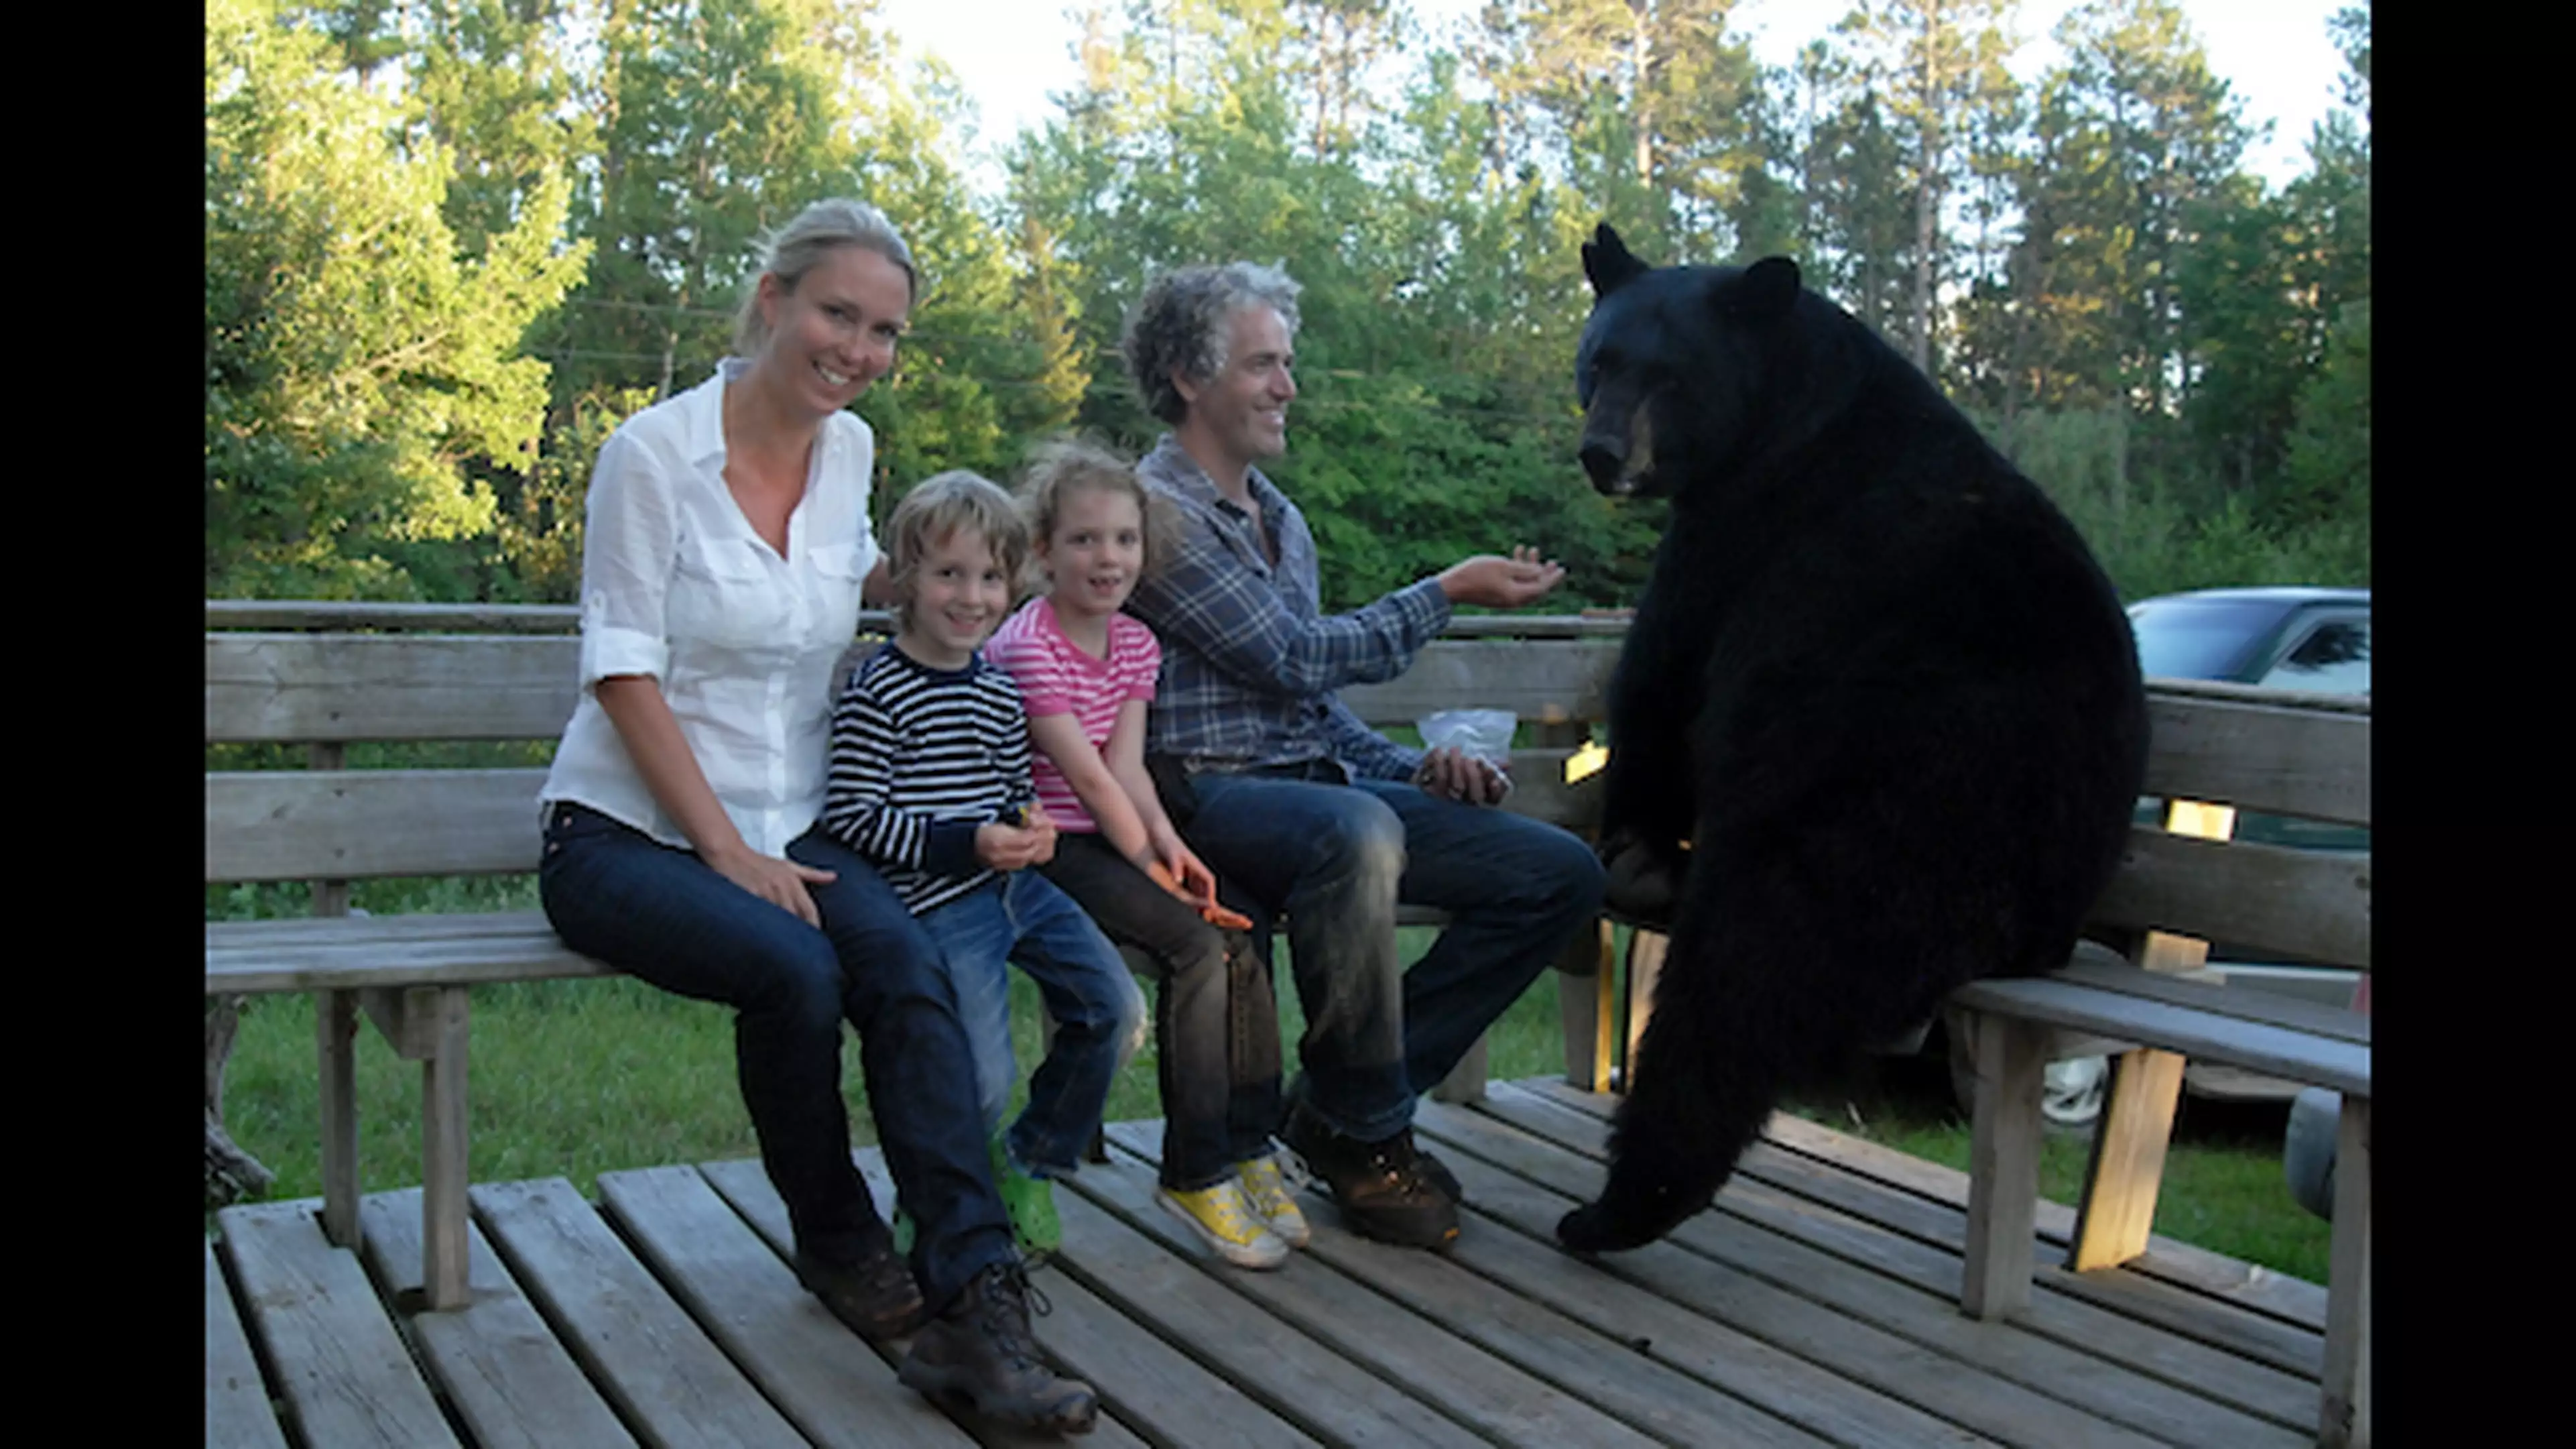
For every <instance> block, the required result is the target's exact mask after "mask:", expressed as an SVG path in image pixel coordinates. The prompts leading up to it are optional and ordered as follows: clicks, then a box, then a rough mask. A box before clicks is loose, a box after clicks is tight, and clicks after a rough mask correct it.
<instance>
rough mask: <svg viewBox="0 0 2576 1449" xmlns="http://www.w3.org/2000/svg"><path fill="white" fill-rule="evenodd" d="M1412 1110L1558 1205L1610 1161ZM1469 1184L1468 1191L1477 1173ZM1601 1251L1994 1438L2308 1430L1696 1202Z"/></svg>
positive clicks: (1470, 1165) (1510, 1129)
mask: <svg viewBox="0 0 2576 1449" xmlns="http://www.w3.org/2000/svg"><path fill="white" fill-rule="evenodd" d="M1560 1115H1563V1116H1566V1117H1568V1119H1569V1120H1578V1121H1580V1120H1585V1119H1575V1118H1572V1117H1571V1114H1560ZM1416 1121H1417V1125H1420V1126H1422V1127H1424V1128H1425V1129H1426V1130H1428V1131H1430V1132H1432V1133H1433V1134H1435V1135H1437V1136H1439V1137H1440V1138H1441V1139H1442V1140H1443V1141H1447V1142H1453V1143H1455V1144H1457V1145H1458V1146H1459V1147H1460V1148H1461V1149H1462V1150H1464V1151H1466V1152H1469V1153H1473V1154H1475V1156H1476V1157H1479V1158H1482V1159H1485V1160H1484V1161H1475V1160H1460V1161H1452V1162H1451V1164H1450V1165H1451V1167H1452V1169H1453V1170H1455V1171H1457V1172H1458V1173H1459V1176H1460V1179H1461V1180H1462V1181H1470V1179H1471V1175H1473V1176H1474V1177H1477V1178H1482V1177H1484V1176H1485V1175H1486V1174H1488V1173H1490V1172H1491V1171H1492V1170H1493V1169H1492V1168H1491V1167H1489V1166H1488V1165H1487V1164H1488V1163H1489V1162H1490V1163H1494V1164H1500V1165H1508V1167H1509V1168H1510V1169H1511V1170H1512V1171H1515V1172H1517V1173H1520V1174H1521V1175H1523V1176H1525V1177H1528V1178H1530V1179H1531V1180H1532V1181H1533V1182H1536V1183H1538V1184H1539V1185H1542V1186H1544V1187H1547V1188H1549V1189H1550V1190H1552V1191H1553V1192H1555V1193H1557V1194H1559V1195H1560V1199H1559V1204H1558V1205H1557V1206H1556V1208H1555V1211H1556V1212H1560V1213H1561V1212H1562V1211H1563V1210H1564V1209H1565V1208H1568V1207H1571V1206H1573V1205H1574V1203H1575V1202H1576V1201H1579V1200H1583V1199H1587V1198H1589V1197H1590V1196H1591V1195H1593V1194H1594V1193H1595V1192H1597V1191H1598V1189H1599V1185H1600V1181H1601V1178H1602V1175H1603V1172H1602V1168H1601V1167H1600V1165H1599V1164H1598V1163H1597V1162H1595V1161H1593V1160H1592V1159H1590V1158H1588V1157H1585V1156H1583V1155H1581V1154H1579V1153H1577V1152H1575V1151H1573V1150H1571V1149H1570V1148H1568V1147H1566V1146H1565V1145H1563V1144H1560V1143H1555V1142H1551V1141H1548V1140H1546V1139H1544V1138H1542V1137H1539V1136H1537V1135H1534V1134H1531V1133H1529V1132H1527V1131H1524V1130H1521V1129H1520V1128H1518V1127H1516V1126H1514V1125H1512V1124H1509V1123H1507V1122H1505V1121H1504V1120H1502V1117H1501V1115H1500V1114H1499V1113H1497V1114H1495V1115H1491V1116H1487V1115H1483V1114H1481V1113H1480V1114H1464V1113H1458V1112H1454V1111H1444V1110H1440V1109H1437V1108H1433V1107H1426V1108H1424V1109H1423V1110H1422V1111H1421V1112H1420V1113H1419V1114H1418V1115H1417V1118H1416ZM1588 1125H1591V1126H1593V1127H1596V1128H1597V1126H1598V1124H1597V1123H1593V1124H1588ZM1468 1196H1469V1201H1470V1203H1471V1204H1473V1203H1474V1202H1475V1187H1474V1185H1473V1184H1472V1182H1471V1185H1470V1187H1469V1194H1468ZM1722 1200H1723V1195H1721V1201H1722ZM1554 1224H1555V1218H1554V1216H1553V1215H1548V1214H1540V1215H1537V1216H1535V1217H1525V1218H1523V1219H1522V1220H1521V1221H1519V1222H1518V1223H1516V1225H1517V1226H1519V1227H1521V1228H1522V1230H1523V1231H1526V1232H1533V1233H1537V1234H1546V1233H1552V1232H1553V1229H1554ZM1600 1262H1601V1266H1602V1267H1603V1268H1605V1269H1606V1270H1608V1271H1610V1272H1613V1273H1617V1274H1619V1275H1621V1276H1623V1277H1628V1278H1630V1279H1631V1280H1632V1281H1636V1282H1639V1283H1641V1284H1644V1285H1647V1286H1651V1287H1653V1288H1654V1289H1656V1291H1659V1292H1662V1293H1664V1294H1666V1295H1667V1296H1670V1297H1673V1298H1675V1299H1676V1301H1680V1302H1684V1303H1687V1304H1691V1305H1693V1306H1697V1307H1702V1308H1703V1309H1704V1311H1708V1312H1711V1313H1713V1314H1718V1315H1721V1316H1724V1317H1726V1318H1727V1319H1728V1321H1730V1322H1733V1323H1735V1324H1737V1325H1738V1326H1740V1327H1743V1328H1745V1329H1746V1330H1747V1331H1748V1332H1752V1333H1755V1334H1756V1335H1757V1336H1760V1337H1762V1338H1764V1339H1766V1340H1768V1341H1770V1342H1772V1343H1774V1344H1775V1345H1777V1346H1779V1347H1781V1348H1783V1349H1785V1350H1788V1351H1790V1352H1794V1353H1798V1354H1801V1355H1802V1356H1805V1357H1809V1358H1811V1359H1814V1360H1815V1361H1817V1362H1819V1363H1823V1364H1826V1365H1828V1366H1830V1367H1832V1368H1833V1369H1834V1370H1835V1371H1836V1372H1838V1373H1842V1374H1845V1375H1847V1376H1849V1377H1852V1378H1854V1379H1857V1380H1860V1381H1862V1382H1865V1383H1870V1384H1872V1385H1874V1386H1875V1387H1877V1388H1879V1389H1881V1390H1882V1391H1884V1392H1887V1393H1890V1394H1894V1395H1896V1396H1898V1397H1900V1398H1903V1399H1905V1400H1906V1401H1908V1402H1910V1403H1914V1404H1916V1405H1918V1406H1920V1407H1923V1408H1925V1409H1926V1410H1929V1411H1931V1412H1934V1413H1938V1414H1940V1415H1942V1416H1943V1417H1945V1418H1948V1419H1951V1420H1953V1421H1955V1422H1959V1423H1964V1424H1967V1425H1970V1426H1971V1427H1974V1428H1976V1429H1978V1430H1979V1431H1980V1432H1983V1433H1986V1434H1989V1435H1992V1436H1994V1437H1996V1438H2000V1439H2005V1440H2008V1441H2013V1442H2021V1443H2034V1444H2071V1443H2079V1442H2098V1443H2124V1442H2125V1443H2137V1442H2146V1436H2149V1435H2152V1436H2153V1437H2154V1438H2155V1439H2157V1440H2161V1441H2165V1442H2183V1443H2207V1444H2229V1445H2235V1444H2264V1443H2274V1442H2277V1443H2279V1444H2281V1445H2282V1446H2283V1449H2290V1446H2292V1445H2295V1444H2297V1443H2299V1442H2301V1441H2300V1440H2299V1438H2298V1436H2296V1435H2295V1434H2293V1433H2291V1432H2290V1431H2287V1430H2282V1429H2280V1428H2279V1426H2277V1425H2272V1424H2268V1423H2266V1422H2264V1421H2261V1420H2258V1419H2255V1418H2253V1417H2252V1416H2250V1415H2246V1414H2243V1413H2240V1412H2237V1411H2234V1410H2231V1409H2228V1408H2226V1407H2225V1406H2222V1405H2219V1404H2216V1403H2214V1402H2212V1401H2210V1400H2207V1399H2203V1398H2199V1397H2198V1396H2196V1395H2193V1394H2189V1393H2186V1392H2184V1391H2181V1390H2178V1389H2175V1388H2173V1387H2172V1386H2170V1385H2167V1384H2163V1383H2160V1382H2158V1381H2156V1380H2154V1379H2152V1378H2149V1377H2147V1376H2145V1375H2143V1374H2138V1373H2135V1372H2133V1371H2130V1370H2127V1369H2124V1368H2121V1367H2119V1366H2117V1365H2115V1364H2111V1363H2107V1362H2105V1361H2103V1360H2101V1359H2099V1358H2095V1357H2093V1356H2092V1355H2090V1354H2086V1353H2082V1352H2078V1351H2076V1350H2073V1349H2069V1348H2067V1347H2066V1346H2064V1345H2062V1344H2058V1343H2054V1342H2051V1341H2050V1340H2048V1339H2046V1338H2043V1337H2040V1336H2038V1335H2036V1334H2033V1333H2030V1332H2028V1331H2027V1330H2025V1329H2023V1328H2021V1327H2019V1326H2017V1325H2015V1324H2012V1323H1981V1322H1978V1321H1976V1320H1973V1319H1969V1318H1964V1317H1962V1316H1960V1314H1959V1312H1958V1310H1957V1307H1956V1305H1955V1303H1953V1302H1950V1301H1947V1300H1945V1299H1944V1298H1942V1297H1939V1296H1936V1295H1934V1294H1931V1293H1926V1292H1922V1291H1920V1290H1916V1289H1913V1288H1910V1287H1908V1286H1907V1285H1904V1284H1902V1283H1899V1282H1897V1281H1895V1280H1892V1279H1889V1278H1885V1277H1883V1276H1881V1275H1879V1274H1876V1273H1873V1272H1870V1271H1868V1270H1866V1269H1863V1268H1860V1267H1858V1266H1857V1265H1854V1264H1851V1263H1847V1262H1844V1261H1842V1260H1840V1259H1837V1258H1834V1257H1833V1256H1831V1255H1830V1254H1827V1253H1825V1252H1823V1251H1822V1250H1820V1249H1817V1248H1815V1247H1813V1246H1812V1245H1809V1244H1806V1243H1802V1242H1799V1241H1797V1240H1795V1239H1791V1238H1784V1237H1782V1236H1780V1235H1779V1234H1776V1233H1772V1232H1769V1231H1767V1230H1764V1229H1762V1228H1759V1227H1757V1226H1755V1225H1753V1224H1751V1223H1748V1222H1745V1221H1744V1220H1742V1219H1741V1218H1738V1217H1736V1216H1734V1215H1732V1214H1730V1213H1726V1212H1716V1213H1703V1214H1701V1215H1699V1216H1698V1217H1695V1218H1693V1219H1691V1220H1690V1221H1688V1222H1686V1223H1684V1224H1683V1225H1682V1226H1681V1227H1680V1228H1678V1229H1676V1230H1675V1231H1674V1233H1673V1234H1672V1235H1671V1236H1669V1237H1668V1238H1667V1239H1665V1240H1664V1241H1663V1242H1660V1243H1657V1244H1654V1245H1651V1246H1649V1247H1646V1248H1641V1249H1638V1250H1636V1251H1634V1252H1630V1253H1623V1254H1616V1255H1611V1256H1608V1257H1605V1258H1603V1259H1601V1260H1600ZM2275 1435H2277V1436H2278V1437H2273V1436H2275Z"/></svg>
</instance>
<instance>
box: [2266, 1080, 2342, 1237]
mask: <svg viewBox="0 0 2576 1449" xmlns="http://www.w3.org/2000/svg"><path fill="white" fill-rule="evenodd" d="M2342 1117H2343V1096H2342V1094H2341V1093H2339V1092H2329V1091H2327V1090H2326V1089H2325V1088H2323V1087H2308V1088H2306V1089H2304V1090H2302V1091H2301V1092H2300V1093H2299V1095H2298V1096H2297V1097H2296V1098H2294V1099H2292V1100H2291V1102H2290V1125H2289V1128H2288V1130H2286V1131H2285V1132H2284V1133H2283V1134H2282V1141H2281V1173H2282V1175H2283V1176H2284V1177H2287V1178H2288V1179H2289V1180H2290V1196H2291V1197H2293V1198H2295V1199H2297V1200H2298V1204H2299V1206H2301V1207H2303V1208H2306V1209H2307V1210H2308V1211H2310V1212H2312V1213H2315V1214H2316V1215H2317V1216H2318V1217H2321V1218H2325V1219H2327V1220H2329V1221H2331V1220H2332V1219H2333V1218H2334V1170H2335V1132H2336V1129H2337V1128H2338V1127H2339V1126H2340V1125H2341V1121H2342Z"/></svg>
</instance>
